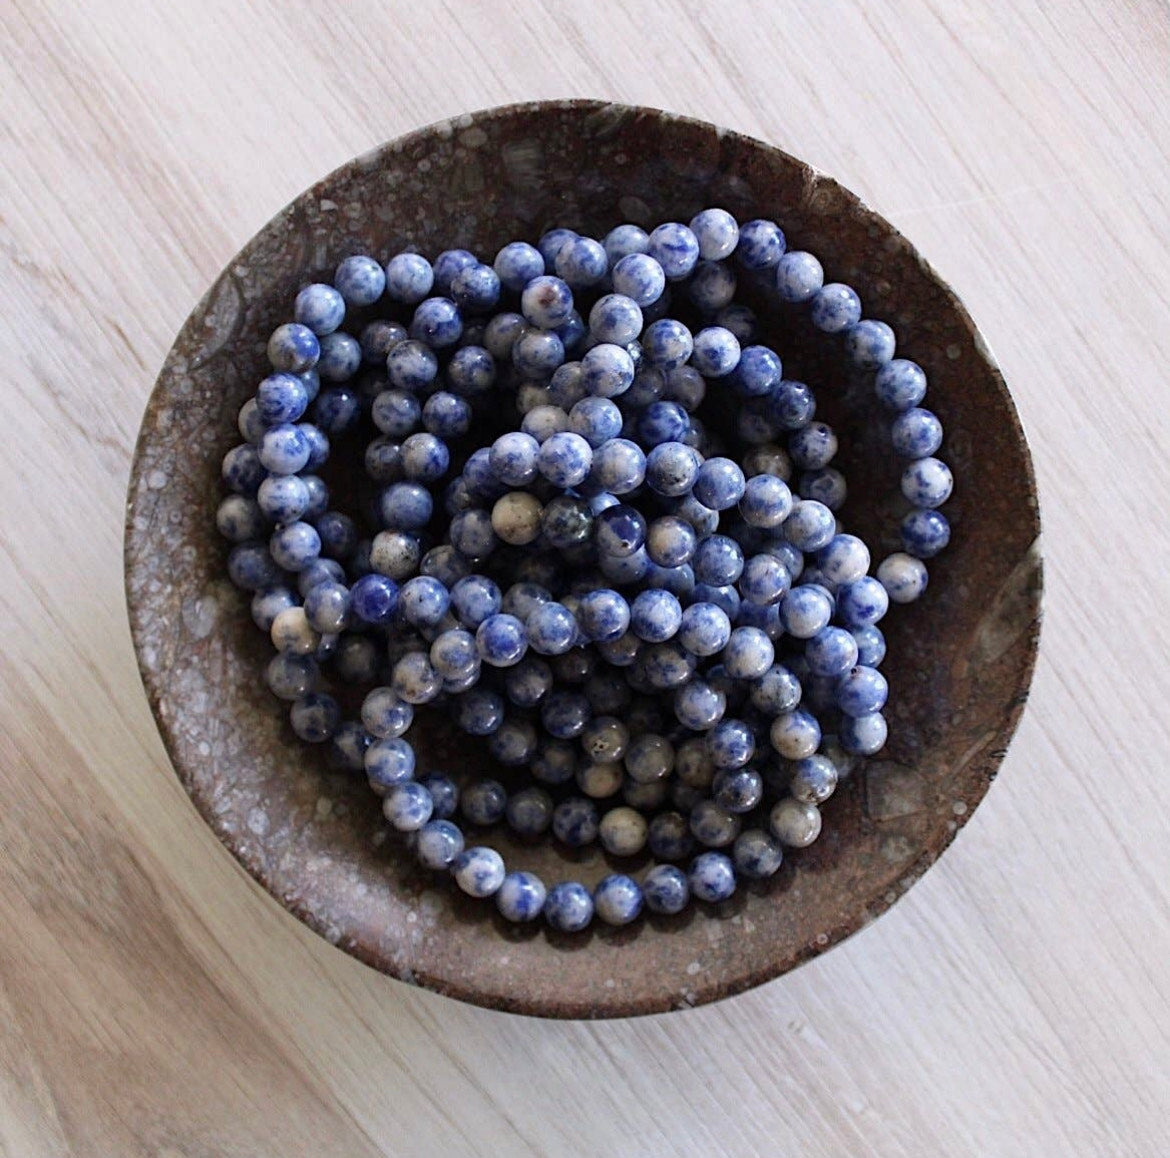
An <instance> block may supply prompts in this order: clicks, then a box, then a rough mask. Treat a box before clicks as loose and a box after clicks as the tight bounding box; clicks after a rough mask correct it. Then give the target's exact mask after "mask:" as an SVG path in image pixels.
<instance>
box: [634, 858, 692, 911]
mask: <svg viewBox="0 0 1170 1158" xmlns="http://www.w3.org/2000/svg"><path fill="white" fill-rule="evenodd" d="M690 892H691V889H690V882H689V881H688V879H687V875H686V874H685V873H684V872H683V871H682V869H680V868H677V867H676V866H674V865H672V864H660V865H655V866H654V868H652V869H651V870H650V871H649V872H648V873H647V874H646V876H645V878H644V879H643V881H642V895H643V896H644V898H645V901H646V907H647V908H648V909H650V910H651V911H652V912H655V913H662V914H665V915H670V914H673V913H681V912H682V911H683V909H685V908H686V906H687V901H688V900H690Z"/></svg>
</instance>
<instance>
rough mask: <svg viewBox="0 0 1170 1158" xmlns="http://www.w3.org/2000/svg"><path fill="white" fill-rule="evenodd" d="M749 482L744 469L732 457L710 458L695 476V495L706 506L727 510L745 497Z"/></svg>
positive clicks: (717, 509) (715, 509)
mask: <svg viewBox="0 0 1170 1158" xmlns="http://www.w3.org/2000/svg"><path fill="white" fill-rule="evenodd" d="M746 487H747V484H746V481H745V479H744V475H743V470H742V469H741V468H740V466H739V465H738V464H737V463H735V462H733V461H732V460H731V459H730V458H709V459H707V461H706V462H704V463H703V465H702V466H701V467H699V471H698V474H697V475H696V476H695V483H694V488H693V490H694V495H695V498H696V499H698V500H699V502H701V503H702V504H703V506H705V507H709V508H710V509H711V510H713V511H725V510H728V509H729V508H731V507H734V506H735V505H736V504H737V503H738V502H739V501H740V499H742V498H743V496H744V492H745V490H746Z"/></svg>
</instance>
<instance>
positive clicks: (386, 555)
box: [370, 531, 422, 580]
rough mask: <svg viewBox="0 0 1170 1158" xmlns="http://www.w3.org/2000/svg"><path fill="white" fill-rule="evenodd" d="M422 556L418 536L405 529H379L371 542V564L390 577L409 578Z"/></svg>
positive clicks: (376, 569)
mask: <svg viewBox="0 0 1170 1158" xmlns="http://www.w3.org/2000/svg"><path fill="white" fill-rule="evenodd" d="M421 558H422V548H421V547H420V546H419V541H418V536H417V535H408V534H407V533H406V532H405V531H379V532H378V534H376V535H375V536H374V541H373V542H372V543H371V544H370V566H371V567H372V568H373V569H374V570H375V571H377V572H378V574H379V575H385V576H387V577H388V578H390V579H399V580H401V579H409V578H410V577H411V576H412V575H413V574H414V573H415V572H416V571H417V570H418V564H419V560H420V559H421Z"/></svg>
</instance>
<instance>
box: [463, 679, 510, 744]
mask: <svg viewBox="0 0 1170 1158" xmlns="http://www.w3.org/2000/svg"><path fill="white" fill-rule="evenodd" d="M455 719H456V721H457V722H458V724H459V727H461V728H462V729H463V730H464V731H465V732H466V733H467V734H468V735H469V736H490V735H492V734H493V733H494V732H496V731H498V730H499V728H500V725H501V724H502V723H503V722H504V700H503V697H501V696H499V695H497V694H496V693H495V692H489V691H487V690H485V689H483V688H475V689H473V690H472V691H469V692H466V693H465V694H464V695H462V696H460V697H459V705H458V707H457V708H456V710H455Z"/></svg>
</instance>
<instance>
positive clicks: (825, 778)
mask: <svg viewBox="0 0 1170 1158" xmlns="http://www.w3.org/2000/svg"><path fill="white" fill-rule="evenodd" d="M837 778H838V773H837V766H836V765H835V764H834V763H833V761H832V760H830V759H829V758H828V757H827V756H822V755H816V756H807V757H805V759H803V760H797V761H796V763H795V764H793V766H792V779H791V780H790V781H789V783H788V791H789V792H790V793H791V794H792V796H793V798H794V799H796V800H798V801H800V802H801V803H802V804H817V805H820V804H824V802H825V801H826V800H828V799H829V797H830V796H832V795H833V793H834V792H835V791H836V790H837Z"/></svg>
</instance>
